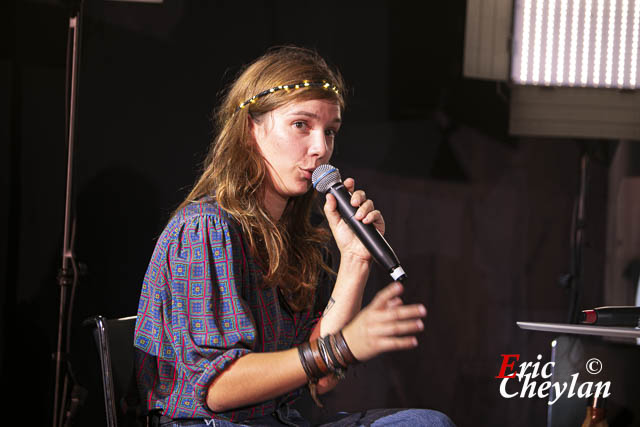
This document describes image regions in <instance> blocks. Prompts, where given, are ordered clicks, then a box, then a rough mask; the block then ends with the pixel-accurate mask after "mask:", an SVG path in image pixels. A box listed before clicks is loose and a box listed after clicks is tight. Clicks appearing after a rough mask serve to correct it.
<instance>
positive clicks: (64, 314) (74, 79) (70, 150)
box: [53, 1, 83, 427]
mask: <svg viewBox="0 0 640 427" xmlns="http://www.w3.org/2000/svg"><path fill="white" fill-rule="evenodd" d="M82 6H83V2H82V1H80V2H79V4H78V7H77V8H75V9H74V10H72V12H71V16H70V18H69V43H68V46H67V82H66V84H67V93H66V97H67V100H68V102H67V105H66V116H67V123H66V137H67V181H66V190H65V191H66V196H65V210H64V234H63V248H62V266H61V268H60V271H59V273H58V278H57V282H58V286H59V287H60V309H59V313H58V341H57V346H56V352H55V354H54V358H55V362H56V363H55V365H56V368H55V391H54V402H53V427H59V426H61V425H62V424H63V423H64V414H65V406H66V395H67V390H68V381H69V370H68V368H67V369H65V367H66V366H68V352H69V350H70V349H69V347H70V337H69V322H70V321H71V310H72V309H73V301H71V303H68V301H67V300H68V298H69V296H68V294H69V292H68V287H69V285H73V286H74V287H75V282H76V281H77V274H75V260H74V259H73V257H74V254H73V241H72V239H73V237H74V233H72V227H73V222H74V221H73V213H72V211H73V157H74V141H75V122H76V111H77V92H78V65H79V62H80V29H81V17H82ZM72 294H73V290H72ZM63 343H66V345H65V348H64V352H63ZM61 383H63V390H62V392H61V390H60V386H61Z"/></svg>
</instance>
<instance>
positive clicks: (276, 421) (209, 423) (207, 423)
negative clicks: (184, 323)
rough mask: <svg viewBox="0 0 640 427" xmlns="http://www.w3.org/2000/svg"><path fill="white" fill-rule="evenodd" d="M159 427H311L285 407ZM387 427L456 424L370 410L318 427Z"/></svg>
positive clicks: (422, 413)
mask: <svg viewBox="0 0 640 427" xmlns="http://www.w3.org/2000/svg"><path fill="white" fill-rule="evenodd" d="M160 425H161V426H162V427H183V426H193V427H239V426H248V427H251V426H260V427H272V426H277V427H281V426H293V427H311V423H309V421H307V420H305V419H304V418H303V417H302V415H300V413H299V412H298V411H296V410H295V409H292V408H288V407H286V406H285V407H282V408H280V409H279V410H278V411H276V412H275V413H273V414H271V415H267V416H264V417H260V418H256V419H252V420H249V421H244V422H240V423H232V422H230V421H225V420H218V419H205V420H188V421H187V420H182V421H178V420H173V421H168V422H166V423H164V422H163V423H161V424H160ZM329 426H332V427H365V426H372V427H386V426H406V427H413V426H429V427H455V424H453V422H452V421H451V420H450V419H449V417H447V416H446V415H445V414H443V413H441V412H438V411H433V410H430V409H372V410H367V411H363V412H358V413H352V414H349V413H346V412H341V413H339V414H337V415H335V416H334V417H332V418H330V419H329V420H327V421H325V422H324V423H322V424H319V427H329Z"/></svg>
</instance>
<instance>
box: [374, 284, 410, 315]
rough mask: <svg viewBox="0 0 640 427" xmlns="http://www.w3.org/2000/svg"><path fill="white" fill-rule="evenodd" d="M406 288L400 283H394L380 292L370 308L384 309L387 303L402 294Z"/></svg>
mask: <svg viewBox="0 0 640 427" xmlns="http://www.w3.org/2000/svg"><path fill="white" fill-rule="evenodd" d="M403 290H404V288H403V287H402V285H401V284H400V282H392V283H390V284H389V285H387V286H385V287H384V288H382V289H381V290H379V291H378V293H377V294H376V296H375V297H374V298H373V300H372V301H371V304H370V307H371V308H374V309H383V308H385V307H386V305H387V303H388V302H389V301H391V300H392V299H393V298H395V297H397V296H399V295H400V294H402V291H403Z"/></svg>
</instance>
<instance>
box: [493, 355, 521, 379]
mask: <svg viewBox="0 0 640 427" xmlns="http://www.w3.org/2000/svg"><path fill="white" fill-rule="evenodd" d="M500 356H502V366H500V373H499V374H498V376H497V377H496V378H515V377H516V373H515V372H514V373H513V374H511V375H505V373H506V371H507V368H511V369H512V370H513V364H514V363H516V362H515V361H514V362H511V363H508V362H509V359H511V358H515V359H516V360H520V355H519V354H501V355H500Z"/></svg>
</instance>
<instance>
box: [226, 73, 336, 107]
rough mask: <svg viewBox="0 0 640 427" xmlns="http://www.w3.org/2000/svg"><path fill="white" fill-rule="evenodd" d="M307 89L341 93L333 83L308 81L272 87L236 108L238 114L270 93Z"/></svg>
mask: <svg viewBox="0 0 640 427" xmlns="http://www.w3.org/2000/svg"><path fill="white" fill-rule="evenodd" d="M305 87H320V88H323V89H325V90H332V91H334V92H335V93H337V94H339V93H340V92H339V91H338V88H337V87H336V86H334V85H332V84H331V83H329V82H326V81H324V80H323V81H321V82H310V81H308V80H303V81H302V82H300V83H293V84H289V85H280V86H275V87H272V88H271V89H267V90H263V91H262V92H260V93H259V94H257V95H254V96H252V97H251V98H249V99H247V100H246V101H244V102H243V103H242V104H240V105H238V108H236V112H238V111H240V110H242V109H243V108H246V107H247V106H248V105H249V104H253V103H255V102H256V100H257V99H258V98H262V97H263V96H266V95H269V94H270V93H274V92H278V91H279V90H284V91H286V92H289V91H291V90H296V89H301V88H305Z"/></svg>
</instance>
